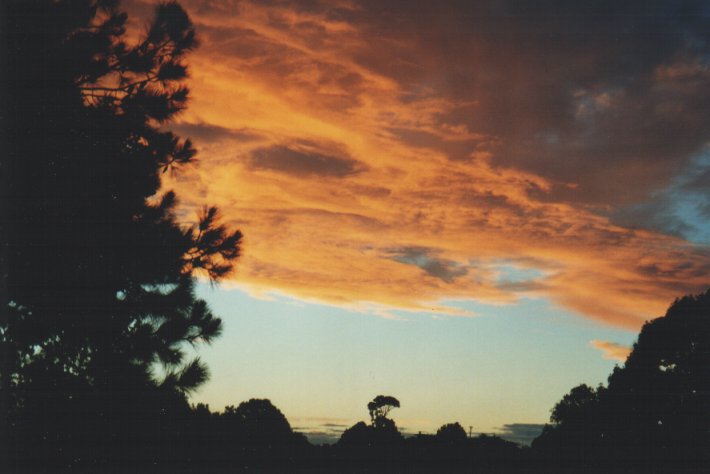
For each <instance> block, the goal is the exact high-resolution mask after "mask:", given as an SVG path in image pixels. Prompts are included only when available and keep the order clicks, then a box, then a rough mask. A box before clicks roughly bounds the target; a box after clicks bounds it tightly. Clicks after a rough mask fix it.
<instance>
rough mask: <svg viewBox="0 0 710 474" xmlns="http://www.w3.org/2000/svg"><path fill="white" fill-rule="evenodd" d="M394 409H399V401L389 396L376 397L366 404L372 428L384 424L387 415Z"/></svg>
mask: <svg viewBox="0 0 710 474" xmlns="http://www.w3.org/2000/svg"><path fill="white" fill-rule="evenodd" d="M394 408H399V400H397V399H396V398H394V397H392V396H389V395H377V396H376V397H375V398H374V399H373V400H372V401H371V402H370V403H368V404H367V409H368V411H369V412H370V420H371V421H372V426H375V427H377V426H380V425H384V424H386V423H387V422H386V421H385V420H386V419H387V414H388V413H389V412H390V411H392V410H393V409H394Z"/></svg>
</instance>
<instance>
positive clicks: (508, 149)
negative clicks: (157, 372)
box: [125, 0, 710, 440]
mask: <svg viewBox="0 0 710 474" xmlns="http://www.w3.org/2000/svg"><path fill="white" fill-rule="evenodd" d="M180 3H181V4H182V5H183V6H184V7H185V8H186V9H187V10H188V12H189V13H190V15H191V17H192V20H193V22H194V23H195V25H196V27H197V32H198V35H199V39H200V41H201V46H200V48H199V49H197V50H196V51H195V52H194V53H193V54H192V55H191V56H190V57H189V65H190V73H191V77H190V80H189V86H190V88H191V97H192V101H191V103H190V107H189V108H188V110H187V111H185V112H184V113H183V114H182V115H181V116H180V118H179V120H178V121H177V122H176V123H173V124H171V125H170V127H169V128H171V129H172V130H174V131H175V132H177V133H178V134H179V135H181V136H183V137H190V138H192V139H193V140H194V141H195V143H196V146H197V148H198V150H199V155H198V158H199V161H198V163H197V164H196V165H195V166H194V167H191V168H189V169H183V170H182V171H180V172H178V173H176V174H174V175H171V176H168V175H165V176H167V179H166V180H165V182H164V184H165V188H166V189H170V188H172V189H175V190H176V192H177V193H178V196H179V197H180V199H181V203H182V211H181V212H182V213H183V214H182V215H183V216H184V219H185V222H186V223H188V222H189V221H191V220H194V216H195V211H196V210H197V209H199V208H200V207H201V206H203V205H205V204H214V205H217V206H218V207H219V208H220V210H221V211H222V214H223V217H224V221H225V222H226V223H228V224H230V225H231V226H234V227H237V228H239V229H241V230H242V232H243V233H244V235H245V241H244V247H243V256H242V257H241V260H240V262H239V265H238V270H237V272H236V273H235V274H234V275H233V277H232V278H231V279H230V280H229V281H227V282H224V283H223V284H221V285H220V286H218V287H216V288H213V287H210V285H209V284H204V285H202V286H201V287H200V294H201V295H202V296H203V297H204V298H206V299H207V300H208V301H209V302H210V304H211V305H212V307H213V309H214V310H215V312H216V313H218V314H219V315H220V316H221V317H222V318H223V320H224V322H225V327H226V330H225V333H224V335H223V337H221V338H220V339H219V340H218V341H216V342H215V344H214V345H213V346H212V347H210V348H208V349H204V350H201V351H200V355H201V356H202V357H203V358H204V359H205V360H206V361H207V362H208V364H209V365H210V368H211V372H212V380H211V381H210V382H209V383H208V384H206V385H205V386H204V387H203V388H202V389H201V390H199V391H198V392H197V393H195V394H194V395H193V397H192V399H193V401H194V402H206V403H209V404H210V406H211V408H213V409H221V408H222V407H223V406H225V405H237V404H238V403H239V402H241V401H243V400H246V399H248V398H252V397H260V398H270V399H271V400H272V401H273V402H274V404H275V405H276V406H277V407H279V408H280V409H281V410H282V411H283V412H284V414H285V415H286V416H287V417H288V419H289V420H290V422H291V424H292V425H293V426H294V427H295V428H297V429H300V430H302V431H304V432H308V433H311V436H312V439H315V440H321V439H325V438H327V437H328V436H337V433H338V432H339V431H340V430H342V428H343V427H346V426H350V425H351V424H353V423H354V422H356V421H359V420H365V419H367V410H366V404H367V402H368V401H370V400H371V399H372V398H373V397H374V396H375V395H378V394H385V395H393V396H395V397H397V398H398V399H399V400H400V401H401V404H402V407H401V408H400V409H398V410H395V411H393V412H392V418H393V419H394V420H395V421H396V422H397V424H398V426H399V427H400V428H402V429H403V430H406V431H407V432H417V431H420V430H421V431H425V432H432V431H435V430H436V428H437V427H439V426H441V425H442V424H444V423H449V422H453V421H459V422H460V423H461V424H462V425H463V426H465V427H466V429H468V427H469V426H473V431H476V432H481V431H485V432H502V433H509V434H510V433H515V434H519V433H520V432H523V431H525V430H526V429H529V427H527V426H525V425H526V424H539V423H544V422H545V421H547V419H548V417H549V410H550V409H551V408H552V406H553V405H554V404H555V403H556V402H557V401H558V400H559V399H560V398H561V397H562V395H564V394H565V393H566V392H567V391H568V390H569V389H570V388H572V387H573V386H575V385H577V384H579V383H583V382H584V383H588V384H590V385H596V384H598V383H600V382H605V380H606V376H607V375H608V374H609V373H610V371H611V369H612V368H613V366H614V364H615V363H620V362H619V361H621V360H623V359H624V358H625V355H626V353H627V352H628V347H629V346H630V345H631V344H632V343H633V341H634V339H635V337H636V334H637V333H638V330H639V329H640V327H641V325H642V324H643V322H644V321H646V320H648V319H651V318H653V317H656V316H660V315H662V314H663V313H664V312H665V310H666V308H667V307H668V305H669V304H670V303H671V302H672V301H673V299H674V298H675V297H677V296H682V295H683V294H687V293H697V292H700V291H703V290H705V289H706V288H707V286H708V284H709V282H710V278H708V275H710V225H708V224H707V222H708V217H710V149H709V148H708V145H709V144H710V48H708V40H710V3H709V2H703V1H648V0H643V1H625V2H618V1H585V2H581V1H580V2H577V1H537V2H532V1H530V2H526V1H506V0H490V1H436V2H434V1H428V2H424V1H386V0H370V1H356V0H353V1H350V0H332V1H326V0H323V1H315V0H314V1H289V0H283V1H281V0H270V1H256V0H254V1H230V0H182V1H181V2H180ZM154 5H155V3H154V2H141V1H140V0H132V1H130V2H128V3H126V4H125V6H126V7H127V9H128V10H129V12H131V13H132V15H133V17H134V18H136V19H139V20H137V23H136V24H135V27H137V28H139V29H140V28H141V27H142V26H143V24H144V23H141V22H142V21H143V22H144V21H145V20H147V18H149V17H150V15H151V10H152V8H153V6H154ZM140 19H145V20H140Z"/></svg>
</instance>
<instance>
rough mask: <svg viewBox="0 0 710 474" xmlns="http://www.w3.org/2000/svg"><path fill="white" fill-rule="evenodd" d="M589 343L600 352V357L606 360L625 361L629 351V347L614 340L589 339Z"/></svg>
mask: <svg viewBox="0 0 710 474" xmlns="http://www.w3.org/2000/svg"><path fill="white" fill-rule="evenodd" d="M589 345H590V346H592V347H594V348H595V349H599V350H600V351H601V352H602V357H603V358H605V359H608V360H615V361H618V362H625V361H626V358H627V357H628V356H629V354H630V353H631V348H630V347H628V346H624V345H622V344H619V343H616V342H609V341H599V340H597V339H593V340H591V341H589Z"/></svg>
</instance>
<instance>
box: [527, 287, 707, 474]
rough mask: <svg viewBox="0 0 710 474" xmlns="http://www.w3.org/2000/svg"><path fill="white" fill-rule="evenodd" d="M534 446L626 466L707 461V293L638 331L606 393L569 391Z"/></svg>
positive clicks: (680, 302)
mask: <svg viewBox="0 0 710 474" xmlns="http://www.w3.org/2000/svg"><path fill="white" fill-rule="evenodd" d="M550 419H551V421H552V423H553V424H552V425H548V426H547V427H546V428H545V430H544V431H543V434H542V435H541V436H540V437H539V438H538V439H537V440H536V441H535V443H534V444H533V446H534V447H535V448H536V449H539V450H540V451H546V452H547V453H548V454H553V453H554V456H558V457H559V456H565V457H567V458H569V459H572V460H579V459H586V460H587V461H589V462H604V461H606V462H614V463H617V464H618V463H626V464H628V465H636V466H643V465H656V466H658V465H663V464H665V465H674V466H676V468H677V467H679V466H687V465H706V463H707V462H708V461H710V457H709V453H710V290H709V291H707V292H705V293H703V294H700V295H697V296H685V297H683V298H681V299H679V300H676V301H675V302H674V303H673V304H672V305H671V306H670V308H669V309H668V311H667V312H666V315H665V316H663V317H660V318H657V319H654V320H653V321H650V322H647V323H646V324H644V326H643V328H642V329H641V332H640V334H639V337H638V340H637V342H636V343H635V344H634V347H633V350H632V351H631V353H630V354H629V356H628V358H627V360H626V363H625V364H624V366H623V367H616V368H615V369H614V371H613V373H612V374H611V375H610V376H609V383H608V386H607V387H606V388H605V387H601V386H600V387H599V388H597V389H596V390H595V389H592V388H590V387H588V386H586V385H580V386H578V387H575V388H573V389H572V391H571V392H570V393H569V394H567V395H565V396H564V398H563V399H562V400H561V401H560V402H559V403H558V404H557V405H556V406H555V408H554V409H553V411H552V416H551V418H550Z"/></svg>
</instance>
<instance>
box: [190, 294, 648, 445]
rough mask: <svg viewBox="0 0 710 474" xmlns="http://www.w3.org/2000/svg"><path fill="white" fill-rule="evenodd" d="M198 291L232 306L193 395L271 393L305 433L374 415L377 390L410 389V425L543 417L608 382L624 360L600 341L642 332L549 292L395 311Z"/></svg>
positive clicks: (226, 398) (401, 422) (405, 398)
mask: <svg viewBox="0 0 710 474" xmlns="http://www.w3.org/2000/svg"><path fill="white" fill-rule="evenodd" d="M198 294H199V296H200V297H202V298H204V299H206V300H207V301H208V302H209V304H210V307H211V308H212V309H213V311H214V312H215V313H216V314H218V315H219V316H220V317H222V319H223V321H224V333H223V335H222V337H220V338H219V339H217V340H216V341H215V342H214V343H213V344H212V345H211V346H203V347H200V349H199V351H198V352H197V353H198V354H199V355H200V357H202V358H203V360H204V361H205V362H207V364H208V366H209V368H210V371H211V379H210V381H209V382H207V383H206V384H205V385H204V386H203V387H201V388H200V389H199V390H198V391H197V392H196V393H194V394H193V395H192V397H191V401H192V402H193V403H198V402H200V403H208V404H209V405H210V408H211V409H212V410H217V411H219V410H222V409H223V408H224V407H225V406H227V405H235V406H236V405H238V404H239V403H241V402H242V401H245V400H248V399H250V398H268V399H270V400H271V401H272V402H273V403H274V405H275V406H276V407H277V408H279V409H280V410H281V411H282V412H283V413H284V414H285V415H286V417H287V418H288V419H289V421H290V422H291V425H292V426H293V427H294V428H297V429H300V430H301V431H303V432H305V433H309V432H313V433H318V432H321V431H322V430H323V427H324V426H325V427H326V428H327V427H329V426H338V427H340V428H339V429H342V427H345V426H350V425H352V424H353V423H355V422H357V421H359V420H363V421H366V420H367V416H368V415H367V409H366V404H367V402H368V401H370V400H371V399H372V398H373V397H375V396H376V395H378V394H386V395H393V396H395V397H397V398H398V399H399V400H400V402H401V404H402V406H401V408H400V409H397V410H394V411H393V412H392V418H393V419H394V420H395V421H396V422H397V424H398V426H399V427H400V429H402V430H404V431H406V432H410V433H416V432H418V431H422V432H435V431H436V429H437V428H438V427H439V426H441V425H443V424H445V423H450V422H454V421H458V422H460V423H461V425H462V426H465V427H467V428H466V429H468V427H469V426H473V429H474V431H475V432H497V431H500V430H501V429H502V427H503V425H506V424H512V423H545V422H546V421H547V420H548V417H549V411H550V409H551V408H552V407H553V406H554V404H555V403H556V402H557V401H558V400H559V399H560V398H561V397H562V396H563V395H564V394H565V393H567V392H568V391H569V389H571V388H572V387H574V386H576V385H578V384H580V383H587V384H589V385H597V384H599V383H605V382H606V378H607V376H608V375H609V373H610V372H611V370H612V369H613V367H614V364H615V363H616V362H615V361H613V360H607V359H604V358H603V357H602V355H603V354H602V352H600V351H599V350H598V349H596V348H594V347H592V346H591V345H590V341H591V340H593V339H597V340H604V341H612V342H616V343H619V344H622V345H631V344H632V343H633V341H634V340H635V338H636V335H637V334H636V333H635V332H632V331H627V330H622V329H617V328H613V327H610V326H604V325H602V324H600V323H598V322H595V321H593V320H590V319H587V318H583V317H581V316H579V315H575V314H572V313H570V312H569V311H566V310H563V309H560V308H557V307H555V306H554V305H552V304H551V303H550V302H549V301H546V300H544V299H521V300H520V301H519V302H517V303H515V304H509V305H486V304H478V303H474V302H471V301H447V304H450V305H452V306H457V307H460V308H462V309H465V310H468V311H471V312H473V313H475V314H476V316H475V317H452V316H441V315H435V316H433V315H431V314H426V313H412V312H395V313H396V314H397V315H398V316H401V319H387V318H383V317H380V316H378V315H376V314H368V313H366V312H365V313H364V314H363V313H362V312H359V311H353V310H347V309H342V308H338V307H335V306H330V305H323V304H316V303H307V302H302V301H299V300H296V299H292V298H289V297H286V296H282V295H279V294H276V293H274V294H272V295H267V297H266V298H256V297H253V296H250V295H249V294H248V293H247V292H245V291H244V290H242V289H238V288H233V287H230V288H225V287H219V286H217V287H215V286H210V285H209V284H206V283H201V284H200V285H199V286H198ZM339 429H338V430H339ZM336 431H337V430H336Z"/></svg>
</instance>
